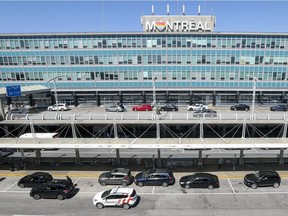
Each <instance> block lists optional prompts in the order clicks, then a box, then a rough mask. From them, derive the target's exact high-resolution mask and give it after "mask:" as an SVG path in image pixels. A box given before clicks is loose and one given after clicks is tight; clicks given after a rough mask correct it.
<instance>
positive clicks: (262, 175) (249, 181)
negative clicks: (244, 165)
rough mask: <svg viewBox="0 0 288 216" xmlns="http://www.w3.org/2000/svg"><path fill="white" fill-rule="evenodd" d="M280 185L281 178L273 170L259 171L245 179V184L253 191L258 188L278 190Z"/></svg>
mask: <svg viewBox="0 0 288 216" xmlns="http://www.w3.org/2000/svg"><path fill="white" fill-rule="evenodd" d="M280 183H281V177H280V176H279V174H278V173H277V172H276V171H272V170H266V171H257V172H255V173H251V174H247V175H246V176H245V177H244V184H245V185H247V186H249V187H251V188H253V189H256V188H257V187H258V186H273V187H274V188H277V187H279V186H280Z"/></svg>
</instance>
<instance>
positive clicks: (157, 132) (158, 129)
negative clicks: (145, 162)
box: [156, 122, 160, 139]
mask: <svg viewBox="0 0 288 216" xmlns="http://www.w3.org/2000/svg"><path fill="white" fill-rule="evenodd" d="M156 138H157V139H160V124H159V122H157V123H156Z"/></svg>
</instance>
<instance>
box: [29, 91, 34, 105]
mask: <svg viewBox="0 0 288 216" xmlns="http://www.w3.org/2000/svg"><path fill="white" fill-rule="evenodd" d="M28 102H29V105H30V106H32V107H33V106H34V105H35V102H34V100H33V96H32V94H28Z"/></svg>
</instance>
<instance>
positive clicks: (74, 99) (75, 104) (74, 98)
mask: <svg viewBox="0 0 288 216" xmlns="http://www.w3.org/2000/svg"><path fill="white" fill-rule="evenodd" d="M72 96H73V102H74V106H75V107H76V106H78V99H77V96H76V92H75V91H73V93H72Z"/></svg>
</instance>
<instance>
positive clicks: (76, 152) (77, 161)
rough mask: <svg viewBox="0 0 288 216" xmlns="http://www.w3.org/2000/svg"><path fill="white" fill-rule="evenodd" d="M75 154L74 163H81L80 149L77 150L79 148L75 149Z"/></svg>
mask: <svg viewBox="0 0 288 216" xmlns="http://www.w3.org/2000/svg"><path fill="white" fill-rule="evenodd" d="M75 156H76V160H75V164H76V165H81V159H80V151H79V149H75Z"/></svg>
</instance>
